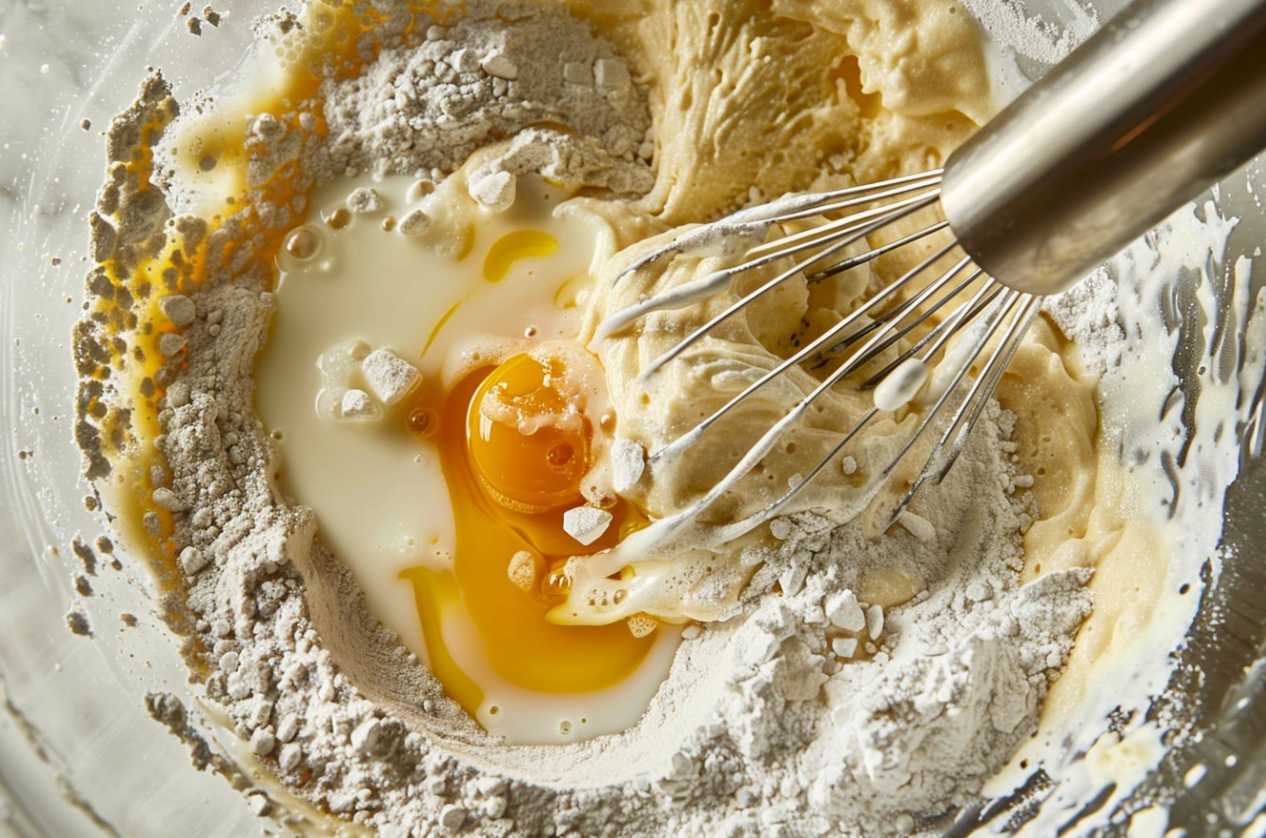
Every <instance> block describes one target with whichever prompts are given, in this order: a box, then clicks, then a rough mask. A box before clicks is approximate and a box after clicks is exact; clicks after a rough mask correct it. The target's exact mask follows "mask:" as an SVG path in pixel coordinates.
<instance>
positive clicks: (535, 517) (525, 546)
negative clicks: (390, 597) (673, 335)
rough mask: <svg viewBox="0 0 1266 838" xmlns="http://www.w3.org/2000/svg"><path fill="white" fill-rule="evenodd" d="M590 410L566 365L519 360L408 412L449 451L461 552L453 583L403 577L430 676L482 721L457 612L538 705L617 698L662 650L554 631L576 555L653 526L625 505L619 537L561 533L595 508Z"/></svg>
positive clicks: (622, 638) (612, 632) (629, 640)
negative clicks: (572, 518) (567, 697)
mask: <svg viewBox="0 0 1266 838" xmlns="http://www.w3.org/2000/svg"><path fill="white" fill-rule="evenodd" d="M583 410H584V404H583V399H582V398H580V397H579V394H578V391H577V390H575V389H574V388H573V387H572V386H571V383H570V382H569V380H568V370H567V369H566V367H565V365H564V364H563V362H561V361H559V360H557V359H553V358H551V359H547V360H544V361H542V360H538V359H537V358H535V357H532V356H529V355H517V356H515V357H513V358H510V359H509V360H507V361H505V362H504V363H503V364H501V365H500V366H498V367H496V368H491V369H483V370H480V371H477V372H475V373H473V374H471V375H469V376H467V377H466V378H465V379H463V380H462V381H461V382H459V383H458V385H457V386H456V387H454V388H453V390H452V391H451V392H450V393H447V394H444V393H429V394H423V395H422V396H421V397H420V398H419V399H418V400H417V401H416V402H415V403H414V404H413V405H412V406H411V409H410V411H409V417H410V418H409V428H410V430H411V432H412V433H414V434H415V435H416V436H418V437H421V438H425V439H427V440H429V441H431V442H434V443H435V445H436V447H437V449H438V452H439V455H440V461H441V465H442V467H443V471H444V476H445V480H446V482H447V484H448V489H449V494H450V496H451V498H452V503H453V513H454V518H455V522H456V537H457V540H456V549H455V551H454V554H453V556H452V566H451V570H447V569H446V570H435V569H433V568H430V567H418V568H412V569H410V570H407V571H405V572H404V573H403V574H402V575H403V576H404V577H405V578H407V579H409V580H410V581H412V582H413V584H414V594H415V598H416V601H417V605H418V611H419V615H420V617H421V620H422V626H423V633H424V635H425V640H426V646H427V652H428V655H429V657H430V659H431V660H430V663H431V668H432V671H433V672H434V673H435V675H436V677H438V678H439V679H440V681H441V683H443V684H444V685H445V688H446V689H447V690H448V692H449V694H450V695H451V696H452V697H453V698H454V699H456V700H457V701H458V702H459V703H460V704H462V705H463V706H464V707H465V708H466V709H467V711H469V712H470V713H471V715H472V716H474V715H476V713H477V711H478V710H479V709H480V708H481V707H484V706H485V705H486V704H492V705H495V699H496V697H495V694H488V695H485V690H484V689H483V688H482V687H481V686H480V685H479V684H477V683H476V678H475V677H474V675H473V674H472V673H471V672H469V671H468V668H467V667H464V666H462V664H461V663H460V662H459V660H458V658H459V657H461V655H459V654H456V650H457V649H458V648H459V640H458V639H456V637H454V636H451V635H454V634H457V633H460V632H454V631H453V630H452V629H449V628H448V627H449V626H451V625H453V621H452V618H453V616H454V609H461V610H462V611H464V612H465V614H466V615H468V616H469V620H470V623H472V624H473V626H474V628H475V630H476V633H477V635H478V646H479V648H478V650H477V654H478V656H479V657H480V658H481V659H482V661H483V662H484V664H485V665H486V666H488V667H489V668H491V670H492V671H494V672H495V673H496V675H497V676H498V677H499V678H500V679H502V680H504V681H505V682H508V683H509V684H512V685H515V686H517V687H521V688H525V689H529V690H535V691H539V692H548V693H567V692H574V693H579V692H588V691H592V690H598V689H603V688H606V687H610V686H613V685H614V684H617V683H619V682H620V681H622V680H624V679H625V678H626V677H628V676H629V675H631V674H632V673H633V672H634V671H635V670H636V669H637V668H638V666H639V665H640V664H641V663H642V661H643V659H644V658H645V657H646V654H647V652H648V651H649V650H650V648H651V645H652V644H653V642H654V636H653V634H652V635H650V636H644V637H634V636H633V634H632V633H631V632H630V631H629V629H628V627H626V626H624V625H621V624H615V625H607V626H562V625H556V624H554V623H551V622H549V621H548V620H546V616H545V615H546V613H547V612H549V611H550V609H551V608H553V607H554V606H556V605H558V604H560V603H561V602H563V600H564V597H565V595H566V592H567V580H566V578H565V577H564V575H563V574H562V568H563V565H564V564H565V562H566V560H567V559H568V558H569V557H570V556H575V555H587V554H590V553H594V552H597V551H599V550H603V549H606V548H609V547H613V546H615V544H617V543H618V542H619V540H620V539H621V538H623V537H624V536H625V535H627V534H628V533H629V532H631V531H633V530H635V529H639V528H641V527H643V526H645V525H646V524H647V521H646V519H645V517H644V516H643V515H642V514H641V513H640V512H639V511H638V510H637V509H636V508H635V507H634V506H632V505H631V504H629V503H628V502H626V501H623V500H616V501H615V502H614V503H613V504H612V505H611V506H610V507H609V508H608V510H607V511H609V512H610V513H611V514H612V516H613V520H612V522H611V525H610V526H609V527H608V528H607V530H606V532H605V533H603V535H602V536H601V537H599V538H598V539H597V540H596V541H594V542H593V543H592V544H590V545H588V546H584V545H581V544H580V542H578V541H576V540H575V539H574V538H572V537H571V536H570V535H568V534H567V532H566V531H565V530H564V529H563V513H564V512H566V511H567V510H568V509H572V508H574V507H576V506H580V505H582V504H583V503H584V500H583V497H582V494H581V490H580V489H581V478H582V477H583V476H584V475H585V473H586V472H587V471H588V470H589V468H590V467H591V466H592V462H591V457H592V454H591V451H592V447H593V446H592V438H593V425H592V422H591V421H590V419H589V418H588V417H587V416H586V415H585V414H584V412H583ZM468 641H469V638H463V639H462V640H461V641H460V643H461V644H462V645H466V644H468ZM494 692H495V691H494ZM487 709H488V712H490V713H494V714H495V713H496V712H497V710H496V708H495V706H491V707H488V708H487Z"/></svg>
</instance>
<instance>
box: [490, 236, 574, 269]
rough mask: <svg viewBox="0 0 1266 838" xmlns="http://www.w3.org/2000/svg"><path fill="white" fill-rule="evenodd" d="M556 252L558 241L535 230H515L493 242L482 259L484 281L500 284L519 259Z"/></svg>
mask: <svg viewBox="0 0 1266 838" xmlns="http://www.w3.org/2000/svg"><path fill="white" fill-rule="evenodd" d="M556 252H558V239H556V238H554V237H553V236H551V235H549V234H548V233H541V232H539V231H537V230H515V231H514V232H513V233H507V234H506V235H504V236H502V237H501V238H499V239H497V240H496V241H495V242H493V244H492V247H490V248H489V249H488V255H487V256H486V257H484V279H486V280H488V281H489V282H500V281H501V280H503V279H505V278H506V274H508V273H509V272H510V268H511V267H513V265H514V263H515V262H517V261H519V260H520V259H527V258H529V257H532V256H549V255H551V254H553V253H556Z"/></svg>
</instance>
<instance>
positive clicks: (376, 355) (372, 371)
mask: <svg viewBox="0 0 1266 838" xmlns="http://www.w3.org/2000/svg"><path fill="white" fill-rule="evenodd" d="M360 367H361V371H362V372H363V373H364V374H365V380H366V381H368V382H369V387H370V389H371V390H373V391H374V395H375V396H377V397H378V400H379V401H381V402H382V403H383V404H388V405H390V404H395V403H396V402H398V401H400V400H401V399H403V398H404V397H405V396H407V395H409V393H411V392H413V390H414V389H415V388H416V387H417V386H418V384H420V383H421V382H422V373H420V372H418V368H417V367H415V366H413V364H411V363H409V362H408V361H406V360H405V359H404V358H401V357H400V356H399V355H398V354H396V353H395V352H393V351H392V350H390V349H375V350H374V351H373V352H370V353H369V354H368V355H367V356H365V360H363V361H361V364H360Z"/></svg>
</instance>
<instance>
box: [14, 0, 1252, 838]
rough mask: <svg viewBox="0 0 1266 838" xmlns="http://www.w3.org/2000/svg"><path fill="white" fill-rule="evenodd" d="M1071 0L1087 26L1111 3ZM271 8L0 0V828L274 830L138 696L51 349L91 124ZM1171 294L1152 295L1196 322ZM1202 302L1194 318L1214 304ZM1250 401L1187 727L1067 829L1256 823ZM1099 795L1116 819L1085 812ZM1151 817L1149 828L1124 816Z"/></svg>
mask: <svg viewBox="0 0 1266 838" xmlns="http://www.w3.org/2000/svg"><path fill="white" fill-rule="evenodd" d="M983 2H984V0H974V2H969V3H966V5H967V6H968V7H969V8H972V7H974V6H977V5H980V4H981V3H983ZM1023 5H1024V6H1025V10H1026V13H1027V14H1030V15H1041V16H1042V18H1043V19H1044V20H1045V21H1046V23H1047V24H1048V27H1049V28H1048V29H1047V33H1048V34H1049V35H1050V42H1051V43H1058V37H1057V36H1058V34H1059V33H1060V32H1062V31H1064V30H1068V31H1071V32H1073V33H1074V34H1075V33H1077V32H1084V30H1085V27H1086V25H1087V13H1086V11H1085V10H1084V9H1082V8H1081V7H1080V6H1078V5H1077V4H1075V3H1073V2H1071V0H1069V2H1057V0H1049V1H1048V2H1038V0H1032V2H1028V3H1024V4H1023ZM1092 5H1093V6H1094V7H1095V9H1096V11H1097V12H1098V14H1099V15H1100V17H1101V18H1103V17H1106V16H1108V15H1110V14H1111V13H1112V12H1113V11H1115V10H1116V9H1117V8H1118V7H1119V6H1120V5H1122V4H1121V3H1120V2H1109V0H1103V2H1097V3H1093V4H1092ZM273 6H275V3H271V2H264V0H234V2H232V3H228V2H222V3H220V4H219V8H218V11H219V12H220V13H221V15H222V16H223V18H222V20H221V22H220V24H219V26H218V27H210V26H208V25H203V27H202V35H201V36H200V37H194V36H193V35H192V34H190V32H189V31H188V25H187V18H188V16H189V15H191V14H197V12H196V11H193V12H186V13H184V14H183V15H182V14H177V13H175V10H174V7H173V4H171V3H168V2H165V0H164V2H157V1H156V0H143V2H140V3H139V4H138V3H137V0H129V2H126V3H124V2H121V1H119V0H94V2H91V3H85V2H80V1H79V0H65V2H53V0H8V2H3V3H0V102H3V103H4V109H5V114H4V118H3V119H2V120H0V215H2V216H3V222H4V223H3V230H4V236H3V245H2V246H0V388H2V389H0V438H2V439H3V445H2V446H0V697H3V700H4V704H5V707H4V709H5V711H6V712H4V713H0V836H8V835H18V836H36V835H47V836H58V837H59V838H77V836H97V835H101V834H106V835H115V836H129V838H146V837H147V836H155V838H157V836H170V835H182V834H183V835H199V836H207V837H208V838H213V836H229V835H243V834H247V833H248V832H252V833H253V832H255V831H256V830H259V829H260V828H261V825H262V826H264V827H265V828H267V829H270V830H272V831H273V834H277V830H278V829H279V827H277V826H276V825H275V824H273V823H271V822H266V823H265V822H261V821H259V820H258V818H257V813H258V812H259V811H260V810H261V809H262V808H263V807H262V806H261V805H260V798H259V797H254V798H251V797H244V796H243V795H241V794H240V793H239V792H237V791H234V789H233V785H234V783H236V784H237V785H242V784H243V783H249V782H256V783H263V784H267V779H266V778H265V777H259V776H252V774H253V773H254V772H252V770H251V768H250V767H249V765H250V763H249V761H248V760H246V759H245V757H243V756H242V755H241V753H240V747H239V745H238V743H237V742H236V740H235V739H234V737H232V736H231V735H225V736H224V737H223V739H222V740H221V741H218V742H215V743H212V747H213V749H215V750H217V751H219V752H222V753H225V754H227V755H228V756H229V757H230V758H231V760H232V761H234V762H235V763H236V764H238V765H241V766H245V768H244V769H243V771H244V772H245V773H244V774H238V775H234V778H233V779H232V781H231V782H226V781H225V779H224V778H222V777H218V776H215V772H214V771H205V772H202V771H198V770H196V769H195V768H194V767H193V766H192V764H191V760H190V755H189V745H188V744H186V743H183V742H181V741H179V740H178V739H177V738H176V737H173V736H171V735H170V733H169V732H168V731H167V730H166V729H165V728H164V727H162V726H161V725H158V724H155V723H154V722H153V721H152V720H151V719H150V718H149V716H148V714H147V713H146V712H145V711H144V709H143V704H144V698H145V695H146V694H147V693H149V692H151V691H165V692H172V693H175V694H177V695H179V696H180V697H181V698H182V699H184V700H185V702H186V703H187V704H191V705H194V704H196V702H195V700H194V699H193V697H192V696H193V694H192V693H191V692H190V691H189V689H188V687H187V682H188V678H189V676H188V672H187V671H186V669H185V668H184V665H183V663H182V662H181V659H180V656H179V654H178V639H177V638H175V637H174V635H172V634H171V632H170V631H169V630H168V629H167V627H166V626H165V625H164V624H163V623H162V621H161V620H160V618H159V617H158V616H157V612H156V610H155V609H154V607H153V606H152V605H151V604H150V602H149V599H148V596H147V592H148V591H149V590H150V588H151V585H150V581H149V580H148V579H147V578H146V576H145V573H144V571H143V570H141V569H140V567H139V565H138V564H134V563H132V562H129V561H126V560H125V561H121V562H118V563H117V565H118V567H117V568H116V567H115V563H114V562H113V559H114V558H115V557H114V556H111V555H110V554H109V553H107V552H105V551H103V550H102V549H101V545H98V544H96V543H95V541H96V538H97V534H98V533H99V531H100V527H99V525H98V523H97V521H96V518H95V515H94V513H93V512H92V511H91V509H90V508H89V506H90V504H88V503H86V502H85V498H86V496H87V495H88V494H89V489H88V487H87V486H86V484H85V483H84V482H83V481H82V480H80V478H79V468H80V461H79V454H78V452H77V450H76V449H75V447H74V445H73V444H72V427H71V425H72V417H73V393H74V385H75V372H74V369H73V366H72V364H71V361H70V348H69V335H70V330H71V327H72V325H73V323H74V322H75V320H76V318H77V316H78V314H79V311H80V303H81V299H82V288H83V277H84V274H85V272H86V267H87V256H86V250H87V225H86V221H85V219H86V215H87V211H88V209H89V208H90V206H91V205H92V202H93V200H94V194H95V190H96V188H97V187H98V185H99V184H100V182H101V178H102V173H103V170H104V154H103V143H102V139H101V135H100V132H101V130H102V129H103V128H104V127H105V126H106V124H107V123H108V121H109V119H110V118H111V115H113V114H115V113H118V112H119V111H121V110H122V109H123V108H125V107H126V106H127V105H128V104H129V103H130V102H131V99H132V96H133V94H134V91H135V90H136V87H137V85H138V84H139V82H140V80H141V78H142V77H143V75H144V73H145V68H146V67H148V66H154V67H159V68H161V69H162V70H163V71H164V73H165V75H166V76H167V77H168V79H169V80H171V81H172V82H173V83H174V86H175V89H176V93H177V95H178V97H184V96H187V95H189V94H190V93H192V92H194V91H196V90H198V89H201V88H204V87H206V86H208V85H211V84H213V83H215V82H216V81H217V79H220V78H222V77H224V75H225V74H227V73H230V72H231V71H232V69H233V67H234V66H235V65H236V64H237V63H238V61H239V60H240V58H241V56H242V55H243V53H244V51H245V50H246V48H247V47H248V45H249V44H250V42H251V31H250V22H251V20H252V18H253V17H254V16H255V15H256V14H259V13H261V12H264V11H268V10H270V7H273ZM1008 8H1009V7H1008ZM1004 46H1006V45H1005V44H1004ZM1010 46H1012V47H1019V48H1020V54H1019V55H1018V60H1017V63H1018V66H1019V68H1020V69H1021V70H1022V71H1023V72H1025V73H1026V74H1028V75H1030V76H1032V75H1036V74H1037V73H1040V72H1041V70H1042V69H1043V66H1044V65H1043V63H1042V61H1041V55H1040V54H1038V53H1035V52H1034V51H1033V50H1028V51H1027V52H1026V51H1025V49H1024V45H1023V44H1012V45H1010ZM1245 187H1248V188H1247V189H1246V188H1245ZM1261 194H1266V178H1264V177H1263V172H1262V168H1261V160H1260V159H1259V160H1258V161H1257V162H1256V163H1254V164H1252V165H1250V166H1249V167H1248V169H1247V170H1246V171H1245V172H1243V173H1240V174H1238V175H1236V176H1235V177H1234V178H1233V179H1232V180H1231V181H1230V182H1229V183H1228V186H1227V187H1226V188H1225V189H1223V190H1221V191H1220V192H1219V193H1218V200H1219V203H1220V205H1221V207H1222V208H1223V210H1224V212H1225V213H1226V214H1228V215H1231V216H1236V217H1239V218H1240V219H1241V223H1240V225H1239V226H1238V227H1237V228H1236V230H1235V232H1234V233H1233V234H1232V238H1231V243H1230V258H1229V259H1228V262H1231V261H1233V260H1234V258H1235V257H1236V256H1237V255H1246V256H1249V257H1253V256H1259V255H1260V250H1259V245H1260V243H1262V242H1263V241H1266V209H1263V208H1262V206H1261V205H1260V202H1259V201H1258V199H1257V198H1256V197H1255V196H1256V195H1261ZM1251 284H1252V288H1253V291H1254V294H1256V293H1257V292H1258V291H1259V290H1260V289H1262V287H1263V286H1266V265H1264V264H1263V260H1261V259H1259V260H1258V263H1257V264H1256V265H1254V267H1253V271H1252V278H1251ZM1187 296H1189V295H1184V294H1183V293H1179V294H1178V295H1177V298H1176V299H1174V300H1172V301H1170V302H1171V303H1172V306H1173V308H1174V310H1175V311H1177V312H1188V313H1189V314H1191V317H1190V318H1189V320H1190V321H1191V322H1193V323H1194V322H1195V320H1194V318H1195V314H1194V312H1195V308H1194V307H1193V306H1194V303H1193V302H1192V300H1191V299H1187V298H1186V297H1187ZM1219 305H1221V308H1220V309H1219V310H1217V311H1216V312H1214V314H1213V317H1212V320H1213V323H1214V324H1215V325H1216V322H1217V320H1218V318H1219V317H1225V316H1226V314H1227V307H1228V306H1229V305H1230V301H1229V300H1228V299H1225V298H1224V299H1221V300H1220V301H1219ZM1201 325H1209V324H1201ZM1206 360H1207V358H1205V357H1204V354H1203V353H1202V349H1201V347H1200V346H1199V345H1198V344H1197V343H1196V342H1195V341H1194V340H1192V341H1183V342H1182V343H1180V351H1179V353H1178V355H1177V356H1176V357H1175V359H1174V369H1175V372H1176V373H1177V374H1178V375H1179V377H1180V378H1181V380H1182V389H1183V391H1184V394H1185V395H1187V396H1188V397H1190V398H1194V397H1195V396H1196V395H1197V393H1198V390H1199V376H1198V375H1197V371H1198V369H1199V367H1200V366H1201V364H1203V363H1205V361H1206ZM1255 399H1256V401H1255V402H1254V404H1253V410H1252V411H1251V415H1252V416H1254V417H1255V421H1253V422H1251V423H1249V425H1248V427H1246V428H1242V429H1241V428H1237V429H1235V432H1236V433H1242V434H1243V440H1244V442H1243V444H1242V446H1241V449H1242V456H1241V473H1240V477H1239V479H1238V480H1236V482H1235V483H1234V484H1233V485H1232V486H1231V488H1230V490H1229V491H1228V492H1227V494H1226V502H1225V512H1224V518H1223V528H1222V535H1221V546H1220V548H1219V552H1220V553H1221V561H1218V562H1213V563H1211V564H1210V565H1209V568H1210V570H1209V573H1208V576H1209V581H1210V584H1209V585H1208V586H1207V588H1206V590H1205V592H1204V593H1203V600H1202V602H1201V607H1200V611H1199V616H1198V618H1197V620H1196V622H1195V624H1194V625H1193V626H1192V627H1191V629H1190V631H1189V636H1188V639H1187V642H1186V643H1185V644H1184V646H1183V648H1182V649H1181V651H1180V653H1178V654H1177V655H1176V656H1175V658H1174V665H1173V679H1172V682H1171V692H1172V693H1176V694H1181V695H1183V696H1184V697H1185V699H1186V702H1185V704H1186V708H1185V709H1184V710H1183V711H1182V712H1183V714H1184V715H1185V716H1190V717H1191V718H1192V719H1194V730H1195V732H1196V735H1194V736H1188V737H1183V738H1181V740H1175V741H1171V742H1167V743H1166V744H1167V746H1168V750H1167V753H1166V756H1165V757H1164V759H1163V760H1162V761H1161V763H1160V765H1159V767H1157V768H1156V769H1155V770H1153V771H1152V772H1151V773H1150V774H1149V776H1148V777H1147V779H1146V780H1144V781H1143V782H1142V783H1141V784H1139V785H1138V786H1137V787H1136V788H1135V790H1134V791H1133V792H1132V793H1131V794H1130V795H1129V796H1127V797H1125V798H1124V799H1116V798H1113V797H1112V796H1111V795H1104V794H1102V793H1096V794H1093V795H1090V796H1089V797H1088V798H1087V799H1085V800H1081V801H1077V805H1075V806H1072V807H1071V808H1070V809H1069V815H1068V818H1067V832H1068V833H1081V832H1085V831H1089V832H1094V833H1106V834H1122V835H1124V834H1127V832H1128V834H1130V835H1141V834H1155V835H1157V836H1159V835H1161V834H1164V827H1165V821H1164V819H1160V820H1159V821H1158V820H1156V819H1155V818H1152V819H1150V820H1149V819H1145V818H1143V817H1141V816H1136V817H1134V819H1133V822H1132V824H1131V819H1130V814H1131V813H1132V812H1135V811H1136V810H1140V809H1146V808H1147V807H1149V806H1151V805H1152V804H1153V803H1160V804H1162V805H1163V806H1165V807H1167V808H1168V809H1169V817H1168V824H1169V826H1170V827H1181V828H1183V829H1185V830H1186V831H1187V834H1189V835H1203V834H1209V835H1222V834H1228V835H1235V834H1240V833H1245V832H1247V833H1248V834H1252V835H1255V836H1261V835H1266V815H1263V814H1262V812H1263V809H1264V808H1266V791H1264V790H1266V677H1264V673H1266V548H1264V547H1263V540H1264V539H1266V458H1263V457H1262V456H1261V453H1262V449H1263V443H1262V434H1263V429H1264V428H1266V417H1263V406H1262V401H1263V391H1262V389H1261V388H1260V387H1259V388H1258V390H1257V392H1256V394H1255ZM90 564H95V567H93V568H91V569H90V568H89V566H88V565H90ZM1215 568H1220V570H1218V571H1215V570H1214V569H1215ZM93 571H95V573H94V572H93ZM72 610H73V611H74V612H76V613H77V614H81V615H82V617H83V618H84V620H86V623H87V627H88V629H89V630H90V631H91V632H92V634H93V640H92V641H89V640H88V639H87V638H85V637H82V636H78V635H76V634H75V633H72V632H71V631H69V630H68V624H67V614H68V613H69V612H71V611H72ZM122 615H126V616H122ZM81 630H82V629H81ZM1171 710H1172V708H1170V707H1169V705H1168V704H1166V703H1165V702H1158V703H1157V704H1156V705H1155V706H1154V707H1153V712H1154V713H1156V714H1158V716H1160V715H1163V714H1164V713H1167V712H1171ZM202 712H203V713H204V714H206V715H208V716H213V714H214V711H213V709H212V708H202ZM1166 718H1168V717H1166ZM1197 766H1199V767H1197ZM1193 767H1195V768H1194V770H1193ZM229 773H230V774H232V773H233V772H229ZM1196 779H1199V782H1195V780H1196ZM273 791H274V792H275V794H274V797H275V798H277V799H281V798H284V795H283V794H282V793H281V792H280V790H273ZM1109 800H1112V807H1113V811H1107V812H1101V811H1099V810H1100V809H1103V808H1104V806H1105V805H1106V804H1107V802H1108V801H1109ZM1013 803H1014V801H1007V800H1003V801H995V802H994V803H993V804H991V805H986V806H984V807H981V808H977V809H973V810H971V811H969V812H966V813H964V815H963V817H962V818H960V819H959V821H958V822H957V823H956V824H955V825H954V826H953V827H952V828H951V829H950V831H949V833H948V834H952V835H966V834H969V833H972V832H975V831H979V832H981V833H984V832H995V831H998V830H1015V829H1019V830H1023V829H1024V826H1023V825H1024V823H1025V818H1024V817H1023V816H1022V813H1023V809H1022V807H1021V808H1017V807H1015V806H1014V805H1011V804H1013ZM301 808H302V807H300V806H299V805H298V804H297V803H293V802H292V803H291V806H290V810H291V811H292V812H300V814H302V813H301V811H300V810H301ZM1153 811H1156V810H1153ZM1000 812H1005V813H1006V816H1005V817H999V816H998V813H1000ZM1017 812H1019V813H1020V814H1017ZM308 814H309V815H310V816H311V818H312V820H311V821H310V822H309V823H308V826H309V827H310V828H316V826H317V823H316V822H317V821H318V820H319V818H317V816H316V815H315V814H312V813H308ZM1092 815H1093V817H1091V816H1092ZM300 820H302V818H300ZM1092 823H1093V824H1095V825H1094V826H1089V824H1092ZM1148 824H1150V825H1151V827H1152V828H1153V829H1154V831H1153V832H1147V831H1145V826H1147V825H1148ZM1158 825H1159V827H1158ZM1083 827H1084V828H1083ZM318 831H320V830H318Z"/></svg>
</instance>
